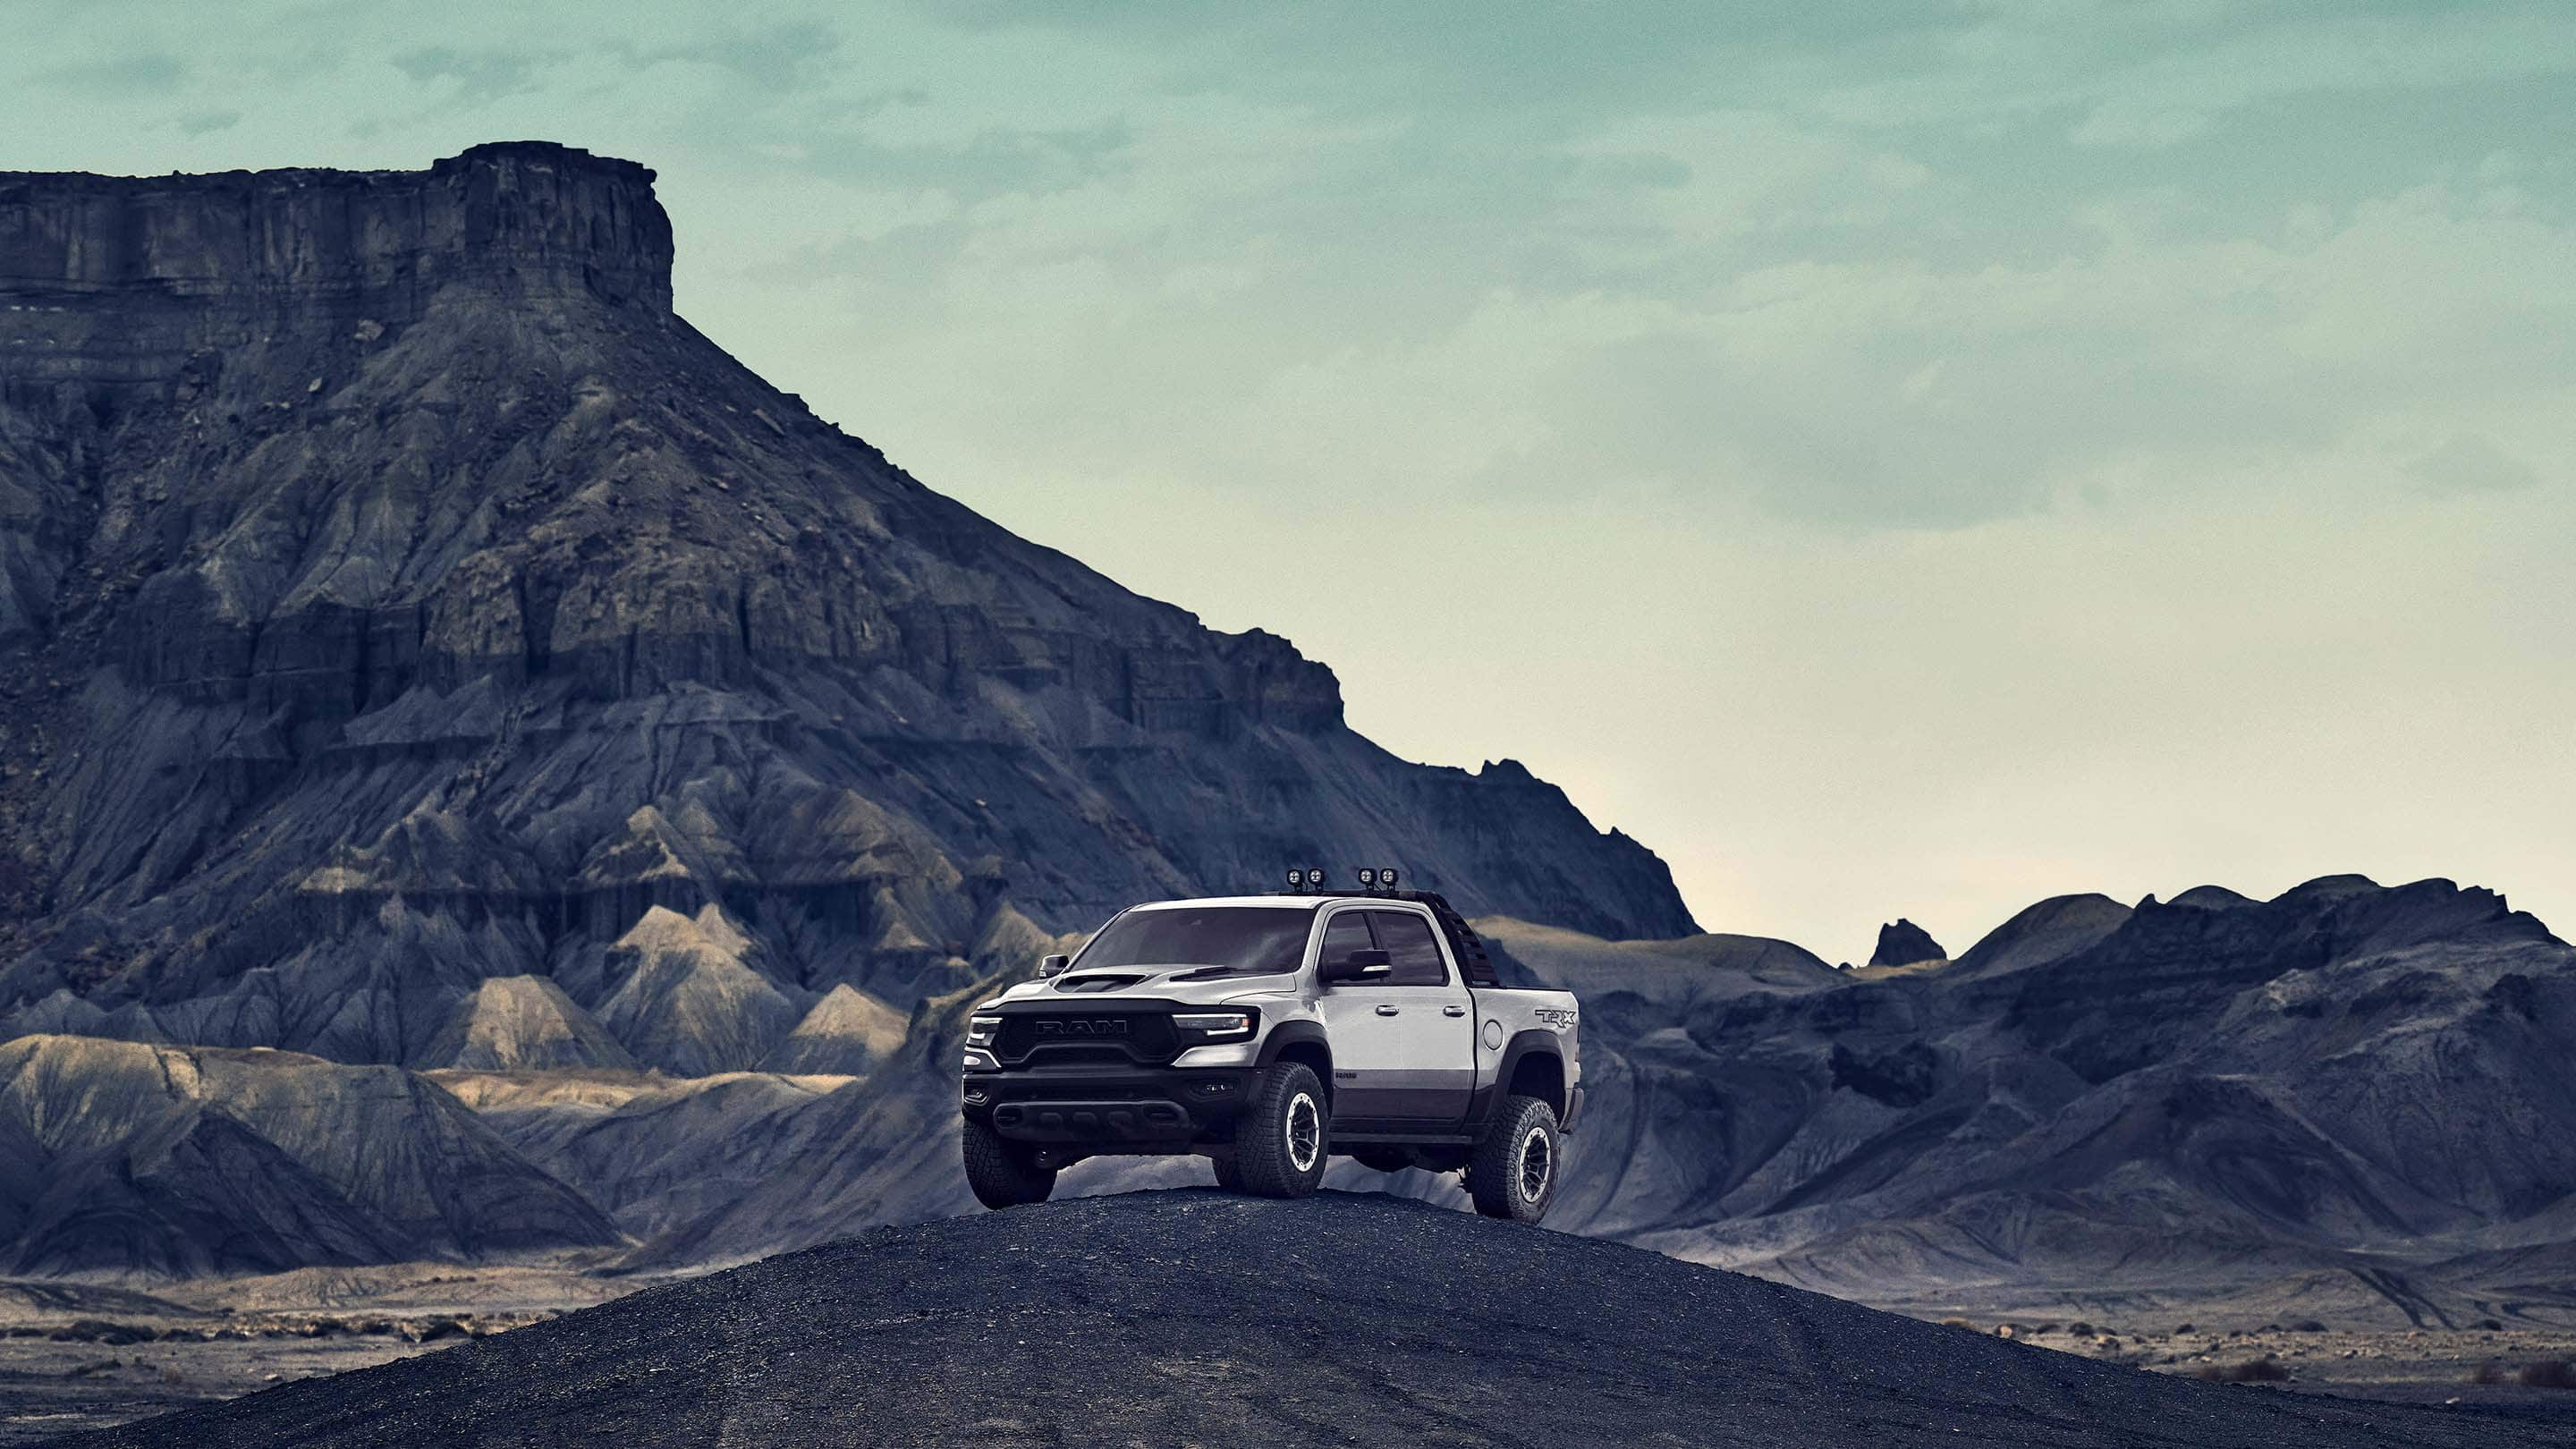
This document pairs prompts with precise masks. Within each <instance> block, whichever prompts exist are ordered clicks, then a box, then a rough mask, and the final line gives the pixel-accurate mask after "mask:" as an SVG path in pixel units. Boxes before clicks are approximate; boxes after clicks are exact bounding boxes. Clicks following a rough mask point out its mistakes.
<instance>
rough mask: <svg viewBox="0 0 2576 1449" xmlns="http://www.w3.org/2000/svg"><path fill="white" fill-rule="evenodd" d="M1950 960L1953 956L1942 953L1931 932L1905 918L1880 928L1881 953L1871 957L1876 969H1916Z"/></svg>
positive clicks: (1879, 950) (1879, 943)
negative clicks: (1926, 964)
mask: <svg viewBox="0 0 2576 1449" xmlns="http://www.w3.org/2000/svg"><path fill="white" fill-rule="evenodd" d="M1949 959H1950V953H1949V952H1947V951H1944V950H1942V949H1941V943H1940V942H1938V941H1935V940H1933V939H1932V933H1931V932H1929V931H1927V930H1924V929H1923V928H1922V927H1921V926H1918V925H1916V924H1914V923H1913V922H1912V921H1909V920H1907V919H1905V918H1904V917H1902V916H1899V917H1897V918H1896V921H1895V923H1894V924H1892V925H1885V926H1881V927H1879V928H1878V949H1877V950H1875V951H1872V952H1870V953H1869V964H1871V965H1872V966H1915V965H1920V964H1921V963H1923V962H1925V961H1947V960H1949Z"/></svg>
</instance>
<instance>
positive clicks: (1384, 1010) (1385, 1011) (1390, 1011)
mask: <svg viewBox="0 0 2576 1449" xmlns="http://www.w3.org/2000/svg"><path fill="white" fill-rule="evenodd" d="M1402 1010H1404V1008H1403V1007H1401V1006H1381V1007H1379V1008H1378V1009H1377V1014H1378V1015H1380V1016H1393V1015H1395V1014H1396V1013H1397V1012H1399V1011H1402Z"/></svg>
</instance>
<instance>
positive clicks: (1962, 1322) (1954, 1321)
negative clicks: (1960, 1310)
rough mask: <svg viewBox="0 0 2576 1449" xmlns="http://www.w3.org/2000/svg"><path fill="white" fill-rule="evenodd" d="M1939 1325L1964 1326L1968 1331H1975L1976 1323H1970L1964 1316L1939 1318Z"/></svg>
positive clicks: (1944, 1326)
mask: <svg viewBox="0 0 2576 1449" xmlns="http://www.w3.org/2000/svg"><path fill="white" fill-rule="evenodd" d="M1941 1326H1942V1327H1943V1328H1964V1329H1966V1330H1968V1331H1969V1332H1970V1333H1974V1332H1976V1331H1977V1325H1975V1324H1973V1323H1970V1322H1969V1321H1968V1320H1966V1319H1964V1318H1944V1319H1942V1320H1941Z"/></svg>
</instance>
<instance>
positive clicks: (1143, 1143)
mask: <svg viewBox="0 0 2576 1449" xmlns="http://www.w3.org/2000/svg"><path fill="white" fill-rule="evenodd" d="M1363 876H1364V878H1368V879H1370V880H1371V881H1372V884H1373V885H1374V882H1375V880H1376V879H1377V877H1378V873H1377V872H1375V871H1370V872H1364V873H1363ZM1394 877H1395V872H1393V871H1388V872H1385V873H1384V880H1385V882H1386V885H1385V887H1384V888H1370V889H1364V890H1363V891H1361V892H1359V893H1356V894H1327V893H1324V892H1323V891H1322V884H1323V879H1322V878H1323V872H1321V871H1316V872H1313V873H1312V879H1311V883H1310V882H1309V879H1308V874H1307V873H1306V872H1303V871H1299V872H1292V873H1291V877H1290V878H1291V881H1292V882H1293V883H1295V885H1296V886H1297V887H1298V889H1293V890H1291V891H1290V892H1288V893H1286V894H1281V895H1266V896H1226V897H1216V898H1211V899H1204V900H1181V901H1158V902H1154V903H1152V904H1150V905H1139V906H1131V907H1129V908H1128V909H1127V910H1124V911H1121V912H1119V913H1118V915H1117V916H1116V917H1114V918H1112V919H1111V920H1110V922H1109V924H1107V925H1106V926H1103V927H1102V928H1101V929H1100V931H1099V933H1098V934H1096V935H1094V936H1093V937H1092V938H1091V940H1090V943H1089V944H1087V945H1086V946H1084V947H1083V949H1082V952H1081V954H1080V955H1078V956H1075V957H1074V958H1072V959H1071V960H1070V961H1069V962H1068V961H1067V960H1066V959H1065V958H1064V957H1061V956H1050V957H1048V958H1047V960H1046V962H1045V964H1044V965H1043V966H1041V967H1040V968H1039V974H1038V979H1037V980H1035V981H1031V982H1027V983H1024V984H1022V985H1019V986H1014V987H1012V988H1011V989H1010V990H1008V991H1005V992H1003V993H1002V994H1001V995H1000V996H998V997H995V998H993V999H992V1000H990V1001H987V1002H984V1003H982V1004H980V1005H978V1006H977V1007H976V1008H975V1009H974V1011H973V1012H972V1014H971V1015H970V1016H969V1018H968V1026H967V1039H966V1049H965V1076H964V1081H963V1083H962V1086H961V1096H960V1101H961V1107H962V1111H963V1113H964V1118H965V1120H964V1124H963V1137H964V1151H965V1162H966V1177H967V1181H968V1184H969V1185H970V1186H972V1187H973V1189H974V1191H975V1196H976V1198H977V1199H978V1200H980V1201H981V1202H983V1204H984V1205H985V1206H987V1207H993V1208H1001V1207H1009V1206H1012V1205H1014V1204H1018V1203H1029V1202H1043V1201H1045V1200H1046V1198H1047V1196H1048V1194H1050V1193H1051V1192H1053V1191H1054V1190H1055V1177H1056V1173H1057V1172H1058V1171H1059V1170H1061V1169H1063V1168H1065V1167H1068V1166H1070V1165H1072V1164H1073V1163H1076V1162H1079V1161H1081V1160H1082V1159H1083V1158H1086V1157H1093V1156H1099V1155H1103V1154H1111V1153H1116V1154H1151V1153H1194V1154H1198V1155H1201V1156H1204V1157H1207V1158H1209V1159H1211V1160H1212V1161H1213V1162H1214V1164H1215V1169H1216V1179H1217V1182H1218V1183H1219V1184H1221V1185H1223V1186H1225V1187H1229V1188H1234V1189H1237V1190H1240V1191H1246V1192H1252V1193H1257V1194H1261V1195H1263V1196H1268V1197H1302V1196H1304V1195H1305V1194H1307V1193H1310V1192H1312V1191H1314V1190H1315V1185H1316V1183H1317V1182H1319V1181H1320V1180H1321V1179H1322V1178H1323V1175H1324V1166H1325V1161H1326V1159H1327V1157H1329V1156H1336V1155H1339V1156H1348V1157H1350V1158H1353V1159H1355V1160H1356V1161H1358V1162H1359V1163H1360V1164H1361V1165H1362V1166H1365V1167H1370V1168H1374V1169H1377V1170H1380V1171H1385V1172H1393V1171H1397V1170H1399V1169H1402V1168H1407V1167H1419V1168H1424V1169H1427V1170H1430V1171H1433V1172H1464V1173H1465V1174H1466V1179H1467V1188H1468V1192H1469V1195H1470V1196H1471V1197H1473V1198H1474V1200H1475V1203H1476V1208H1477V1210H1478V1211H1479V1212H1482V1213H1484V1214H1486V1215H1487V1216H1490V1217H1501V1218H1510V1219H1514V1220H1516V1221H1520V1222H1536V1221H1537V1220H1538V1218H1539V1216H1540V1215H1541V1214H1543V1213H1545V1212H1546V1211H1547V1205H1548V1202H1549V1200H1550V1199H1551V1198H1552V1197H1553V1196H1554V1195H1555V1192H1556V1183H1557V1177H1558V1172H1557V1168H1558V1163H1559V1143H1558V1134H1560V1133H1563V1132H1570V1131H1572V1130H1573V1128H1574V1123H1575V1119H1576V1118H1577V1117H1578V1116H1579V1115H1580V1114H1581V1111H1582V1105H1583V1078H1582V1068H1581V1066H1580V1063H1579V1061H1578V1058H1577V1056H1576V1051H1575V1041H1576V1031H1577V1026H1578V1015H1577V1007H1576V1005H1575V1001H1574V997H1573V996H1572V995H1570V994H1569V993H1566V992H1562V991H1509V990H1504V989H1503V988H1502V987H1501V986H1500V985H1499V984H1498V983H1497V982H1496V980H1495V978H1494V972H1493V966H1492V964H1491V963H1490V962H1489V961H1488V960H1487V958H1486V955H1485V949H1484V945H1483V943H1482V942H1480V941H1479V940H1477V938H1476V933H1475V932H1474V931H1473V930H1471V929H1469V927H1468V925H1467V923H1466V922H1465V921H1464V920H1462V919H1460V918H1459V916H1458V914H1457V913H1456V912H1455V911H1453V910H1451V909H1450V908H1449V905H1448V902H1446V901H1444V900H1442V899H1441V898H1440V897H1439V896H1438V895H1436V894H1433V893H1430V892H1427V891H1400V890H1396V889H1393V881H1394Z"/></svg>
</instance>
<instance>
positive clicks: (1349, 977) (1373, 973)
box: [1315, 946, 1395, 986]
mask: <svg viewBox="0 0 2576 1449" xmlns="http://www.w3.org/2000/svg"><path fill="white" fill-rule="evenodd" d="M1394 972H1395V968H1394V966H1393V964H1392V963H1390V962H1389V961H1388V960H1387V955H1386V953H1385V952H1384V951H1381V950H1378V949H1377V948H1375V947H1373V946H1372V947H1363V948H1362V949H1360V950H1357V951H1353V952H1352V953H1351V954H1349V955H1347V956H1345V957H1343V958H1342V959H1340V960H1339V961H1327V962H1325V963H1324V964H1323V965H1322V966H1321V967H1319V968H1317V970H1316V972H1315V977H1316V979H1317V980H1319V981H1322V982H1323V983H1324V984H1325V985H1327V986H1331V985H1334V984H1336V983H1339V982H1354V983H1366V982H1371V981H1384V980H1385V979H1386V978H1387V977H1389V976H1391V975H1393V974H1394Z"/></svg>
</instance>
